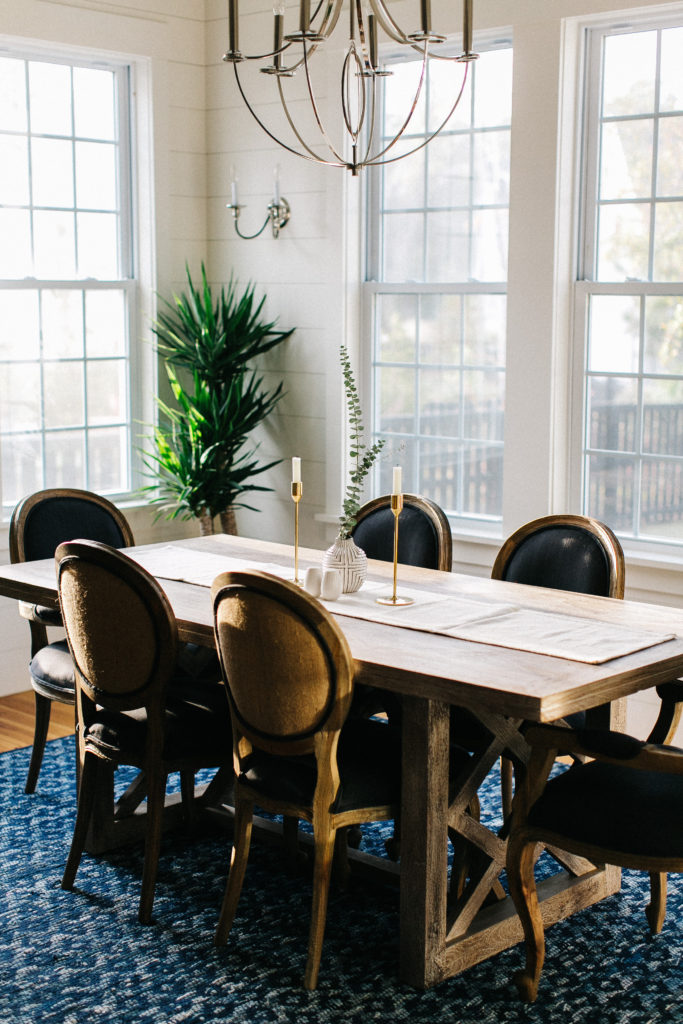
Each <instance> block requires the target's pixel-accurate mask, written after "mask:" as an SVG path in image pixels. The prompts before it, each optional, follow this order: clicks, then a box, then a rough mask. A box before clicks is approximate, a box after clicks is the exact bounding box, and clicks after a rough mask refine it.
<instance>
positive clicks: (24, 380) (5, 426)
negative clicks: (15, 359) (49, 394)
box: [0, 363, 40, 457]
mask: <svg viewBox="0 0 683 1024" xmlns="http://www.w3.org/2000/svg"><path fill="white" fill-rule="evenodd" d="M0 395H2V396H3V401H2V402H0V430H2V431H25V430H38V429H39V428H40V368H39V367H38V366H37V365H36V364H35V363H6V364H5V365H4V366H3V365H2V364H1V363H0ZM8 395H11V396H12V400H11V402H10V401H7V397H6V396H8ZM10 444H11V442H10ZM6 447H7V445H3V457H4V451H5V448H6Z"/></svg>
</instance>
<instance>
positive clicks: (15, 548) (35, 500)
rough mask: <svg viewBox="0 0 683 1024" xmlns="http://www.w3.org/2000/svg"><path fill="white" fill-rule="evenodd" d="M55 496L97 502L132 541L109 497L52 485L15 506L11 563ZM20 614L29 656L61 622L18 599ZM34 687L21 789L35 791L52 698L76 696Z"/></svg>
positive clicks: (21, 555)
mask: <svg viewBox="0 0 683 1024" xmlns="http://www.w3.org/2000/svg"><path fill="white" fill-rule="evenodd" d="M58 498H75V499H78V500H80V501H85V502H88V503H89V504H92V505H97V506H99V507H100V508H102V509H104V510H105V511H106V512H107V513H108V514H109V515H110V516H111V518H112V520H113V521H114V522H115V523H116V525H117V527H118V528H119V530H120V532H121V536H122V537H123V540H124V547H132V546H133V544H134V543H135V541H134V539H133V531H132V530H131V528H130V525H129V523H128V520H127V519H126V517H125V516H124V514H123V512H121V511H120V510H119V509H118V508H117V507H116V505H114V504H112V502H111V501H108V500H107V498H103V497H102V496H101V495H99V494H95V493H94V492H93V491H84V490H80V489H78V488H75V487H52V488H47V489H46V490H42V491H36V492H35V493H34V494H30V495H28V496H27V497H26V498H23V499H22V501H20V502H19V504H18V505H16V507H15V508H14V511H13V512H12V518H11V520H10V528H9V553H10V562H12V563H13V564H14V563H16V562H25V561H26V546H25V539H24V538H25V531H26V524H27V522H28V519H29V516H30V515H31V513H32V512H33V510H34V509H35V508H36V507H37V506H39V505H42V504H43V503H44V502H46V501H52V500H54V499H58ZM63 539H64V540H72V539H75V538H70V537H65V538H63ZM19 614H20V615H21V616H22V618H24V619H27V621H28V625H29V629H30V631H31V658H33V657H35V655H36V654H37V653H38V651H40V650H42V648H43V647H46V646H47V645H48V642H49V641H48V635H47V627H48V626H61V624H62V620H61V616H60V614H59V612H58V611H56V610H52V609H41V608H39V607H37V606H36V605H34V604H30V603H28V602H26V601H20V602H19ZM33 689H34V700H35V726H34V731H33V748H32V751H31V761H30V764H29V769H28V775H27V778H26V788H25V790H24V792H26V793H33V792H35V788H36V784H37V782H38V776H39V774H40V766H41V764H42V761H43V754H44V752H45V742H46V740H47V732H48V728H49V725H50V712H51V709H52V701H53V700H56V701H58V702H60V703H62V704H74V703H75V699H76V698H75V691H73V692H70V691H68V690H65V691H64V692H63V694H59V695H58V694H57V693H51V694H50V695H49V696H48V694H47V693H40V692H38V690H37V689H36V688H35V687H34V688H33Z"/></svg>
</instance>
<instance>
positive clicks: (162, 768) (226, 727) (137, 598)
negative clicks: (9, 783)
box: [55, 541, 232, 924]
mask: <svg viewBox="0 0 683 1024" xmlns="http://www.w3.org/2000/svg"><path fill="white" fill-rule="evenodd" d="M55 559H56V564H57V575H58V582H59V599H60V605H61V609H62V615H63V619H64V628H65V630H66V634H67V640H68V644H69V650H70V652H71V655H72V658H73V663H74V666H75V672H76V708H77V715H78V743H79V755H80V763H81V779H80V787H79V793H78V811H77V814H76V823H75V827H74V834H73V840H72V843H71V850H70V852H69V857H68V860H67V863H66V867H65V870H64V876H63V879H62V888H63V889H72V888H73V884H74V880H75V877H76V872H77V870H78V866H79V864H80V861H81V857H82V853H83V849H84V846H85V840H86V835H87V832H88V827H89V824H90V822H91V817H92V812H93V808H94V802H95V800H96V798H97V793H98V782H99V779H100V777H101V776H102V775H103V773H104V772H111V770H112V769H113V768H116V767H117V766H118V765H121V764H126V765H133V766H135V767H136V768H138V769H140V770H141V771H142V772H144V776H145V787H146V793H147V820H146V834H145V859H144V869H143V876H142V890H141V894H140V904H139V911H138V917H139V920H140V922H141V923H143V924H146V923H148V922H149V921H150V918H151V913H152V904H153V901H154V887H155V881H156V873H157V862H158V859H159V849H160V844H161V829H162V814H163V809H164V798H165V791H166V779H167V776H168V775H169V773H170V772H174V771H179V772H180V774H181V781H182V794H183V802H184V804H185V807H186V811H187V812H188V814H189V812H190V811H191V803H192V799H193V782H194V773H195V771H197V770H199V769H200V768H213V767H220V766H223V765H230V763H231V761H232V751H231V748H232V741H231V736H230V715H229V711H228V705H227V700H226V696H225V690H224V688H223V687H222V686H212V687H204V688H201V689H199V690H197V691H195V690H190V692H189V693H187V694H185V693H184V691H183V689H182V688H180V689H176V688H174V687H173V686H171V685H170V684H171V683H172V681H173V678H174V674H175V671H176V661H177V654H178V634H177V626H176V621H175V617H174V615H173V612H172V610H171V607H170V605H169V603H168V599H167V598H166V595H165V594H164V592H163V590H162V589H161V587H160V586H159V584H158V583H157V582H156V580H155V579H154V578H153V577H152V576H150V575H149V574H148V573H147V572H145V570H144V569H142V568H141V566H139V565H137V564H136V563H135V562H133V561H132V560H131V559H130V558H128V557H127V556H126V555H124V554H123V553H122V552H120V551H117V550H116V549H114V548H111V547H108V546H107V545H105V544H99V543H97V542H96V541H70V542H67V543H65V544H60V545H59V547H58V548H57V551H56V555H55Z"/></svg>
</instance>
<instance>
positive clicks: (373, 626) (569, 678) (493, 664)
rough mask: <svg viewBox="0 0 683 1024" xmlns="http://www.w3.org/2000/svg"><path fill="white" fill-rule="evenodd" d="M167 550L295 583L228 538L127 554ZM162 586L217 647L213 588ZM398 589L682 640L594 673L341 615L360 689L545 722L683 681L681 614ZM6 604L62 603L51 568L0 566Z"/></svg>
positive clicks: (488, 590) (456, 590)
mask: <svg viewBox="0 0 683 1024" xmlns="http://www.w3.org/2000/svg"><path fill="white" fill-rule="evenodd" d="M165 547H168V548H171V549H173V548H185V549H188V550H196V551H198V552H204V553H211V554H213V555H219V556H221V557H222V556H225V569H228V568H230V560H231V557H232V558H238V559H252V560H254V561H261V562H263V561H267V562H269V563H274V564H278V565H281V566H282V568H283V574H286V573H289V574H290V576H291V574H292V566H293V551H292V547H291V546H289V545H283V544H276V543H273V542H270V541H261V540H251V539H248V538H242V537H231V536H227V535H225V534H218V535H214V536H212V537H197V538H190V539H185V540H178V541H173V542H170V544H169V543H168V542H166V543H165V544H163V545H144V546H140V547H137V548H131V549H129V550H128V552H127V553H128V554H129V555H130V556H131V557H132V558H135V557H136V553H140V554H144V553H145V552H150V551H154V552H158V551H160V550H162V549H163V548H165ZM321 557H322V554H321V552H319V551H314V550H311V549H305V548H303V549H300V551H299V566H300V572H301V573H302V574H303V572H304V571H305V569H306V567H307V566H309V565H319V564H320V561H321ZM391 573H392V566H391V565H390V564H389V563H384V562H375V561H370V562H369V578H370V579H374V580H386V581H387V583H388V584H389V582H390V580H391ZM159 579H160V582H161V585H162V586H163V588H164V590H165V592H166V594H167V595H168V598H169V600H170V602H171V605H172V607H173V610H174V612H175V615H176V618H177V620H178V627H179V632H180V636H181V639H183V640H193V641H195V642H197V643H200V644H204V645H212V644H213V629H212V611H211V601H210V596H209V590H208V588H207V587H203V586H198V585H196V584H189V583H184V582H179V581H174V580H170V579H165V578H163V576H162V575H160V576H159ZM399 580H400V581H401V582H402V583H403V584H404V585H405V586H410V587H411V588H412V589H417V590H419V589H420V588H424V589H434V588H438V589H439V590H440V591H441V592H443V593H444V594H452V595H454V596H457V597H459V598H463V597H467V596H468V595H469V596H470V597H473V598H476V599H477V600H479V601H481V600H484V601H486V600H489V601H491V602H512V603H515V604H516V605H518V606H522V607H527V608H535V609H540V610H543V611H550V612H556V613H561V614H568V615H576V616H582V617H586V618H590V619H595V620H599V621H604V622H610V623H615V624H617V625H621V626H630V627H632V628H636V629H639V630H643V629H646V630H652V631H653V632H656V633H674V634H676V638H675V639H672V640H668V641H666V642H664V643H660V644H657V645H656V646H654V647H649V648H646V649H644V650H641V651H637V652H635V653H633V654H629V655H627V656H625V657H621V658H614V659H612V660H611V661H607V662H604V663H603V664H600V665H589V664H585V663H582V662H577V661H570V660H567V659H563V658H557V657H550V656H548V655H540V654H532V653H530V652H527V651H522V650H512V649H510V648H505V647H499V646H496V645H494V644H488V643H474V642H471V641H465V640H459V639H456V638H453V637H448V636H441V635H437V634H434V633H425V632H420V631H418V630H415V629H402V628H401V626H400V616H401V611H402V609H401V608H396V609H394V610H395V612H396V622H397V625H396V626H395V627H394V626H389V625H385V624H382V623H378V622H370V621H364V620H361V619H357V618H350V617H347V616H343V615H340V616H339V623H340V625H341V627H342V629H343V630H344V632H345V634H346V636H347V637H348V640H349V643H350V645H351V650H352V652H353V656H354V658H355V659H356V661H357V663H358V667H359V674H358V681H359V682H363V683H368V684H372V685H374V686H379V687H380V688H383V689H388V690H393V691H395V692H397V693H403V694H410V695H413V696H418V697H426V698H431V699H435V700H442V701H445V702H447V703H451V704H459V705H462V706H464V707H469V708H472V709H476V708H478V707H481V706H482V703H484V704H485V705H486V707H487V708H489V709H490V710H493V711H496V712H498V713H501V714H504V715H509V716H511V717H514V718H526V719H531V720H534V721H542V722H545V721H553V720H554V719H557V718H560V717H563V716H565V715H567V714H570V713H572V712H574V711H579V710H582V709H585V708H588V707H594V706H596V705H599V704H603V703H605V702H607V701H612V700H616V699H618V698H619V697H624V696H627V695H628V694H630V693H635V692H636V691H638V690H641V689H645V688H647V687H650V686H653V685H655V684H658V683H662V682H667V681H668V680H671V679H675V678H677V677H678V676H681V675H683V639H682V638H681V636H679V635H678V634H679V633H680V634H683V615H682V613H681V611H680V610H678V609H675V608H669V607H665V606H660V605H650V604H642V603H637V602H633V601H617V600H614V599H610V598H601V597H590V596H586V595H582V594H573V593H568V592H565V591H556V590H548V589H543V588H538V587H529V586H523V585H521V584H516V583H506V582H503V581H500V580H491V579H484V578H479V577H474V576H466V575H462V574H458V573H445V572H438V571H433V570H427V569H418V568H414V567H412V566H403V565H401V566H399ZM0 595H4V596H6V597H10V598H16V599H19V600H28V601H34V602H38V603H43V604H55V603H56V600H57V594H56V583H55V569H54V563H53V561H52V560H51V559H47V560H44V561H41V562H26V563H23V564H18V565H12V566H2V567H0ZM330 607H332V608H334V606H333V605H331V606H330Z"/></svg>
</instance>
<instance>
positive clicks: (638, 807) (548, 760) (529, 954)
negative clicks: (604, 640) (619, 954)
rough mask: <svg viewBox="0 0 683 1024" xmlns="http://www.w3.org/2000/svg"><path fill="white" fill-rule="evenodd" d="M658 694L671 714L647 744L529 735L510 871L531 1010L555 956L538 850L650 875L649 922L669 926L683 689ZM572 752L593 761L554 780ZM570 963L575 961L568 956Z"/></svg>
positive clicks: (552, 729)
mask: <svg viewBox="0 0 683 1024" xmlns="http://www.w3.org/2000/svg"><path fill="white" fill-rule="evenodd" d="M657 690H658V692H659V695H660V697H662V707H661V711H660V716H659V719H658V721H657V723H656V725H655V728H654V729H653V732H652V733H651V734H650V737H649V739H648V740H647V741H646V742H643V741H640V740H636V739H633V738H632V737H631V736H627V735H625V734H624V733H617V732H612V731H610V730H602V729H587V728H584V729H569V728H566V727H563V726H558V725H540V726H538V725H535V726H532V727H531V728H529V729H528V731H527V733H526V739H527V741H528V742H529V744H530V745H531V750H532V754H531V758H530V761H529V764H528V766H527V768H526V770H525V771H523V772H522V775H521V778H520V779H519V780H518V784H517V787H516V792H515V799H514V803H513V811H512V824H511V829H510V836H509V839H508V847H507V864H506V871H507V879H508V883H509V887H510V893H511V896H512V898H513V900H514V903H515V907H516V909H517V913H518V914H519V917H520V919H521V922H522V926H523V929H524V941H525V950H526V965H525V969H524V970H523V971H522V972H521V973H519V974H518V975H516V977H515V982H516V985H517V988H518V991H519V994H520V996H521V998H522V999H523V1000H525V1001H527V1002H533V1001H534V1000H535V999H536V995H537V992H538V983H539V978H540V975H541V970H542V967H543V960H544V956H545V935H544V930H543V918H542V915H541V912H540V909H539V904H538V894H537V891H536V881H535V876H534V864H535V861H536V859H537V857H538V855H539V852H540V850H541V848H542V847H541V846H539V845H538V844H544V845H551V846H552V847H557V848H559V849H561V850H564V851H567V852H569V853H572V854H575V855H578V856H579V857H584V858H587V859H588V860H589V861H590V862H591V863H595V864H614V865H617V866H619V867H622V868H634V869H637V870H643V871H648V872H649V875H650V893H651V897H650V903H649V905H648V907H647V908H646V911H645V914H646V917H647V921H648V924H649V927H650V931H651V932H652V933H653V934H655V933H657V932H659V931H660V930H661V928H662V924H663V922H664V917H665V913H666V875H667V872H669V871H683V750H680V749H678V748H676V747H672V746H669V745H667V744H665V743H663V742H662V741H663V740H664V739H666V737H667V736H671V735H672V733H673V731H674V729H675V725H676V722H677V721H678V720H679V718H680V708H681V702H682V701H683V684H681V683H680V682H676V683H667V684H665V685H664V686H660V687H657ZM567 750H568V751H571V752H572V753H573V754H574V755H576V756H577V757H581V758H584V759H585V758H591V759H592V760H590V761H589V762H588V763H583V764H582V763H578V764H574V765H572V766H571V767H568V768H565V770H564V771H562V772H561V773H560V774H557V775H554V776H553V777H552V778H550V780H549V781H548V776H549V774H550V771H551V769H552V768H553V766H554V765H555V761H556V758H557V756H558V753H559V752H560V751H567ZM577 920H578V919H577ZM585 922H586V923H587V924H588V919H587V918H586V919H585ZM565 955H569V956H570V955H571V954H570V953H569V951H568V950H565Z"/></svg>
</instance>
